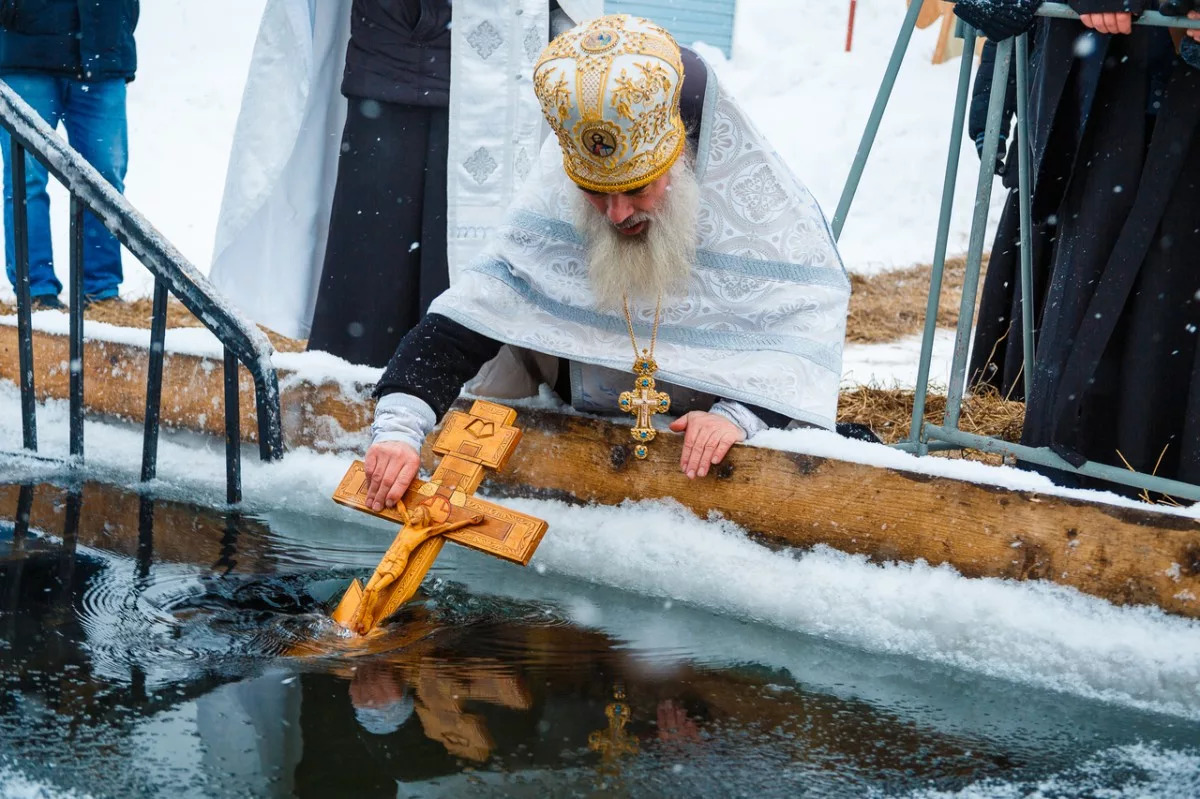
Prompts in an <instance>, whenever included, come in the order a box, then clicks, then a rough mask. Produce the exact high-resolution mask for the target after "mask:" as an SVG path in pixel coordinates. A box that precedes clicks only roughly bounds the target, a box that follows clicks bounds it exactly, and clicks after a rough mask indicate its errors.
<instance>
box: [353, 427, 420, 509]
mask: <svg viewBox="0 0 1200 799" xmlns="http://www.w3.org/2000/svg"><path fill="white" fill-rule="evenodd" d="M364 467H365V470H366V473H367V506H368V507H369V508H370V509H371V510H375V511H380V510H383V509H384V508H385V507H387V508H394V507H396V503H397V502H399V501H400V498H401V497H402V496H404V492H405V491H407V490H408V486H409V484H410V483H412V481H413V478H414V477H416V476H417V471H418V470H419V469H420V468H421V456H420V454H418V452H417V451H416V450H415V449H413V448H412V447H411V446H409V445H408V444H405V443H404V442H402V441H380V442H377V443H375V444H372V445H371V446H370V447H369V448H368V449H367V457H366V459H365V461H364Z"/></svg>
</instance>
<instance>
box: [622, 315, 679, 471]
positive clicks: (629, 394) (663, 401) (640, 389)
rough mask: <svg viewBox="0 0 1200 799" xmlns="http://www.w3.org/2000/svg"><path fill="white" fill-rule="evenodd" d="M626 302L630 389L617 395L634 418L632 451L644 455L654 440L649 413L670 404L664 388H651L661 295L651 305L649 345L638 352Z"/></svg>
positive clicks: (665, 409) (667, 407)
mask: <svg viewBox="0 0 1200 799" xmlns="http://www.w3.org/2000/svg"><path fill="white" fill-rule="evenodd" d="M624 302H625V324H626V325H627V326H628V328H629V343H630V344H632V345H633V357H634V359H635V360H634V362H633V374H634V375H635V376H636V377H635V379H634V381H633V391H622V392H621V397H620V404H621V410H623V411H625V412H626V413H632V414H634V416H635V418H636V421H635V422H634V425H633V428H632V429H631V430H630V431H629V435H630V436H631V437H632V438H633V440H634V442H635V443H634V446H633V454H634V456H635V457H637V458H638V459H643V458H645V457H646V455H648V454H649V450H648V449H647V448H646V444H647V443H649V442H651V441H653V440H654V436H655V431H654V425H653V424H652V423H651V421H650V419H651V417H652V416H653V415H654V414H656V413H666V412H667V411H668V410H670V408H671V398H670V397H669V396H668V395H667V392H665V391H656V390H655V388H654V373H655V372H657V371H658V364H657V363H655V362H654V347H655V345H657V344H658V320H659V316H660V315H661V314H662V295H661V294H660V295H659V296H658V305H657V306H655V308H654V327H653V328H652V329H651V333H650V349H644V350H642V351H641V355H638V345H637V337H636V336H635V335H634V334H633V315H632V314H630V313H629V298H628V297H625V298H624Z"/></svg>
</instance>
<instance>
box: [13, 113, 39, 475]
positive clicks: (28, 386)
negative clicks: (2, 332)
mask: <svg viewBox="0 0 1200 799" xmlns="http://www.w3.org/2000/svg"><path fill="white" fill-rule="evenodd" d="M9 152H10V153H11V154H12V164H10V165H9V171H10V173H11V174H12V187H13V213H12V218H13V258H14V259H15V260H16V264H15V266H16V271H17V285H16V289H17V361H18V366H19V368H20V370H21V440H22V446H24V448H25V449H27V450H29V451H30V452H37V400H36V398H35V396H34V393H33V318H32V317H33V307H32V303H33V298H32V297H31V296H30V294H29V217H28V214H27V213H26V210H27V209H26V206H25V202H26V199H27V197H26V191H25V148H24V147H23V146H21V143H20V142H18V141H17V139H16V137H15V136H14V137H13V140H12V146H11V147H9Z"/></svg>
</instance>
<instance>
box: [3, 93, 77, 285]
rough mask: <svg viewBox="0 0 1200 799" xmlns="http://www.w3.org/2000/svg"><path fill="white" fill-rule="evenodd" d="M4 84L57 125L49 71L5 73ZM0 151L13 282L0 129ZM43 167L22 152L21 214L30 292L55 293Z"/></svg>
mask: <svg viewBox="0 0 1200 799" xmlns="http://www.w3.org/2000/svg"><path fill="white" fill-rule="evenodd" d="M4 80H5V82H6V83H8V85H9V86H10V87H11V88H12V90H13V91H15V92H16V93H17V94H19V95H20V96H21V98H22V99H23V100H25V102H27V103H29V105H30V106H32V107H33V109H34V110H35V111H37V112H38V114H40V115H41V117H42V119H44V120H46V124H48V125H49V126H50V127H52V128H53V127H55V126H56V125H58V121H59V119H60V117H61V115H62V105H63V103H62V84H63V82H62V81H61V80H60V79H58V78H55V77H52V76H50V75H5V76H4ZM0 152H2V153H3V156H4V267H5V271H6V272H7V273H8V282H9V283H10V284H12V285H13V286H14V287H15V286H16V282H17V257H16V244H15V241H16V239H15V238H14V236H13V231H14V228H13V182H12V138H11V137H10V136H9V135H8V133H7V132H4V131H0ZM46 181H47V173H46V168H45V167H44V166H42V165H41V163H39V162H38V160H37V159H36V158H34V157H32V156H31V155H29V154H28V153H27V154H26V155H25V214H26V218H27V219H28V224H29V286H30V291H29V293H30V296H32V297H46V296H57V295H58V293H59V292H60V291H62V283H61V282H60V281H59V280H58V278H57V277H55V275H54V255H53V253H52V251H51V248H50V195H48V194H47V193H46Z"/></svg>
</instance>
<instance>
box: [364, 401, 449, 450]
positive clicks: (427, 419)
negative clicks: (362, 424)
mask: <svg viewBox="0 0 1200 799" xmlns="http://www.w3.org/2000/svg"><path fill="white" fill-rule="evenodd" d="M436 424H437V416H436V415H435V414H434V412H433V408H431V407H429V403H427V402H425V401H424V400H422V399H419V398H417V397H414V396H413V395H411V394H400V393H396V394H387V395H386V396H383V397H380V398H379V402H377V403H376V404H375V421H373V422H371V443H372V444H378V443H379V442H381V441H403V442H404V443H405V444H408V445H409V446H411V447H412V448H413V449H415V450H416V451H417V452H420V451H421V444H422V443H423V442H424V441H425V436H427V435H429V433H430V432H431V431H432V430H433V428H434V426H435V425H436Z"/></svg>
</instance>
